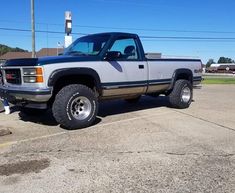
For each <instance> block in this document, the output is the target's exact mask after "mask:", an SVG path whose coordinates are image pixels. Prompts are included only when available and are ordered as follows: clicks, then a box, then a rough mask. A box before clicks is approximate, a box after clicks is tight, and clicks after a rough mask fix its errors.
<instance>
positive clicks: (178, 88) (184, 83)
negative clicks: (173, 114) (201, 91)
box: [168, 79, 193, 109]
mask: <svg viewBox="0 0 235 193" xmlns="http://www.w3.org/2000/svg"><path fill="white" fill-rule="evenodd" d="M184 89H186V90H187V89H189V90H190V95H189V96H190V97H189V99H188V100H186V101H185V100H183V98H182V95H183V91H184ZM168 97H169V102H170V105H171V107H173V108H178V109H185V108H188V107H189V106H190V104H191V102H192V98H193V89H192V84H191V83H190V82H189V81H188V80H181V79H180V80H177V81H176V82H175V85H174V88H173V90H172V92H171V93H170V94H169V96H168Z"/></svg>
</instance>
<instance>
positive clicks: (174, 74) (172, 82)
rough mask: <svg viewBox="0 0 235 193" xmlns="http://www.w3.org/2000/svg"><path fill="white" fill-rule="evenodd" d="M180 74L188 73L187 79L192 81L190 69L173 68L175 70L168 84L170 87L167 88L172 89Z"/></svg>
mask: <svg viewBox="0 0 235 193" xmlns="http://www.w3.org/2000/svg"><path fill="white" fill-rule="evenodd" d="M181 74H186V75H188V77H189V81H190V82H191V83H192V82H193V72H192V71H191V70H190V69H187V68H180V69H177V70H175V72H174V73H173V76H172V80H171V84H170V87H169V89H168V90H172V89H173V88H174V85H175V82H176V80H177V78H178V77H179V76H180V75H181Z"/></svg>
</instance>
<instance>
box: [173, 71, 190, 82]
mask: <svg viewBox="0 0 235 193" xmlns="http://www.w3.org/2000/svg"><path fill="white" fill-rule="evenodd" d="M180 79H183V80H188V81H189V82H191V83H192V81H193V77H192V75H190V74H188V73H180V74H178V76H177V77H176V79H175V81H177V80H180Z"/></svg>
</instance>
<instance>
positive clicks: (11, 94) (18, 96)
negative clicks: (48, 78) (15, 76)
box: [0, 86, 52, 108]
mask: <svg viewBox="0 0 235 193" xmlns="http://www.w3.org/2000/svg"><path fill="white" fill-rule="evenodd" d="M51 96H52V89H50V88H48V89H29V88H27V89H26V88H11V87H5V86H0V97H1V98H5V99H7V100H8V101H9V102H10V103H13V104H20V105H24V106H27V105H29V104H35V108H37V106H39V108H41V105H40V104H46V103H47V102H48V101H49V99H50V98H51ZM30 106H32V105H30ZM33 106H34V105H33ZM42 106H45V105H42ZM32 108H33V107H32ZM44 108H45V107H44Z"/></svg>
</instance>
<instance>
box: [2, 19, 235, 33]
mask: <svg viewBox="0 0 235 193" xmlns="http://www.w3.org/2000/svg"><path fill="white" fill-rule="evenodd" d="M0 22H12V23H28V22H23V21H9V20H0ZM36 24H39V25H54V26H64V24H59V23H43V22H36ZM73 26H74V27H81V28H93V29H112V30H131V31H147V32H175V33H207V34H235V31H215V30H177V29H152V28H130V27H112V26H96V25H73Z"/></svg>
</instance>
